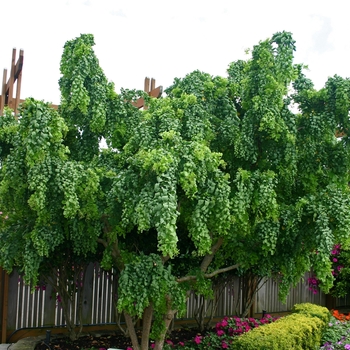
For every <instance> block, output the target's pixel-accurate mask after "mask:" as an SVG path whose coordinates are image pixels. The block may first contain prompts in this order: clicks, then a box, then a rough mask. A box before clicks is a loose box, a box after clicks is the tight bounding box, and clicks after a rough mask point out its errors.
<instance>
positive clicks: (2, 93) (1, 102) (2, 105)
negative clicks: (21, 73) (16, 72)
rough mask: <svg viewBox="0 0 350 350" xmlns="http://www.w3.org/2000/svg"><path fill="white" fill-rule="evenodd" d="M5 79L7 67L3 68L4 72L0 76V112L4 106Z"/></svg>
mask: <svg viewBox="0 0 350 350" xmlns="http://www.w3.org/2000/svg"><path fill="white" fill-rule="evenodd" d="M6 80H7V69H4V74H3V76H2V88H1V100H0V114H2V111H3V110H4V107H5V100H6Z"/></svg>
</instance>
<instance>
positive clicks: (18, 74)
mask: <svg viewBox="0 0 350 350" xmlns="http://www.w3.org/2000/svg"><path fill="white" fill-rule="evenodd" d="M23 55H24V53H23V50H20V52H19V59H18V61H17V63H16V69H15V81H17V85H16V99H15V105H14V106H13V110H14V111H15V118H17V114H18V106H19V103H20V97H21V84H22V67H23Z"/></svg>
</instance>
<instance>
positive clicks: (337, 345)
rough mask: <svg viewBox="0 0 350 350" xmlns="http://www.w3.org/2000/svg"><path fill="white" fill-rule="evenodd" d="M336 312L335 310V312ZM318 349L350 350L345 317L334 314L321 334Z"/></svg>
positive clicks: (348, 329)
mask: <svg viewBox="0 0 350 350" xmlns="http://www.w3.org/2000/svg"><path fill="white" fill-rule="evenodd" d="M335 311H337V310H335ZM321 344H322V346H321V347H320V349H324V350H333V349H334V350H337V349H350V323H349V321H348V318H347V315H344V314H340V313H339V312H334V313H333V316H332V317H331V319H330V322H329V324H328V327H327V329H326V330H325V332H324V333H323V336H322V340H321Z"/></svg>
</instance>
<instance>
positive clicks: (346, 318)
mask: <svg viewBox="0 0 350 350" xmlns="http://www.w3.org/2000/svg"><path fill="white" fill-rule="evenodd" d="M332 315H333V317H334V318H336V319H337V320H339V321H342V322H345V321H350V314H347V315H345V314H341V313H339V311H338V310H333V311H332Z"/></svg>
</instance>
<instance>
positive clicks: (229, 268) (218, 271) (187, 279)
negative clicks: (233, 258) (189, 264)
mask: <svg viewBox="0 0 350 350" xmlns="http://www.w3.org/2000/svg"><path fill="white" fill-rule="evenodd" d="M238 267H239V264H235V265H231V266H228V267H224V268H222V269H218V270H215V271H213V272H211V273H205V274H204V277H205V278H212V277H214V276H216V275H218V274H219V273H224V272H228V271H231V270H234V269H237V268H238ZM196 279H197V276H185V277H181V278H178V279H177V280H176V281H177V282H179V283H182V282H187V281H194V280H196Z"/></svg>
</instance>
